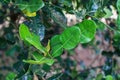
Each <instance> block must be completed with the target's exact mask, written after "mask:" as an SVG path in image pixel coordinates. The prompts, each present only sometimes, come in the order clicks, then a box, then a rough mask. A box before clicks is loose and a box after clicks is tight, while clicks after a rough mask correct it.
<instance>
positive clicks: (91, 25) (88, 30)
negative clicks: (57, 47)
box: [76, 20, 97, 43]
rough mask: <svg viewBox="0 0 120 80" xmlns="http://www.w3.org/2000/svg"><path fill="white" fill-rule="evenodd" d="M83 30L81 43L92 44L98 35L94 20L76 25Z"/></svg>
mask: <svg viewBox="0 0 120 80" xmlns="http://www.w3.org/2000/svg"><path fill="white" fill-rule="evenodd" d="M76 26H78V27H79V29H80V30H81V35H80V43H87V42H90V41H91V40H92V39H93V38H94V36H95V34H96V28H97V26H96V24H95V22H94V21H92V20H84V21H82V22H81V23H78V24H76Z"/></svg>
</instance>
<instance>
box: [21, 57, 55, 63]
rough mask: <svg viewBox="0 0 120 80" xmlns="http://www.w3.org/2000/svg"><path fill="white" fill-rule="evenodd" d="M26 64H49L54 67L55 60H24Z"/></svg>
mask: <svg viewBox="0 0 120 80" xmlns="http://www.w3.org/2000/svg"><path fill="white" fill-rule="evenodd" d="M23 62H25V63H29V64H47V65H52V64H53V63H54V60H53V59H49V58H45V57H44V59H43V58H42V59H40V60H23Z"/></svg>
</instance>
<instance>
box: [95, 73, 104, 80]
mask: <svg viewBox="0 0 120 80" xmlns="http://www.w3.org/2000/svg"><path fill="white" fill-rule="evenodd" d="M102 78H103V74H102V73H100V74H98V75H97V77H96V79H95V80H102Z"/></svg>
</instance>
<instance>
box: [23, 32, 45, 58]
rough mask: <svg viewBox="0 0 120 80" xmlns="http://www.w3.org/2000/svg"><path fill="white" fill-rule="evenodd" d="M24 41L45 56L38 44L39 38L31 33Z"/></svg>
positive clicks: (43, 49) (42, 48) (43, 50)
mask: <svg viewBox="0 0 120 80" xmlns="http://www.w3.org/2000/svg"><path fill="white" fill-rule="evenodd" d="M25 40H26V41H27V42H29V43H30V44H32V45H33V46H34V47H36V48H37V49H38V50H40V51H41V52H42V53H45V54H44V55H45V56H46V55H47V51H46V49H45V48H44V47H43V46H42V45H41V43H40V38H39V36H37V35H35V34H34V33H33V34H32V36H31V37H26V38H25Z"/></svg>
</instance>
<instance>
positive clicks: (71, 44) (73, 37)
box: [60, 26, 81, 50]
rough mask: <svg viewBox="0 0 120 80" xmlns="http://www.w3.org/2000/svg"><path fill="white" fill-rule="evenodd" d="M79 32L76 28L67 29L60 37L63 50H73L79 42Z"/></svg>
mask: <svg viewBox="0 0 120 80" xmlns="http://www.w3.org/2000/svg"><path fill="white" fill-rule="evenodd" d="M80 35H81V31H80V29H79V28H78V27H74V26H73V27H69V28H66V30H65V31H64V32H63V33H62V34H61V35H60V42H61V43H62V46H63V48H65V49H68V50H69V49H73V48H75V46H77V45H78V43H79V42H80Z"/></svg>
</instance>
